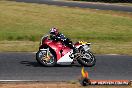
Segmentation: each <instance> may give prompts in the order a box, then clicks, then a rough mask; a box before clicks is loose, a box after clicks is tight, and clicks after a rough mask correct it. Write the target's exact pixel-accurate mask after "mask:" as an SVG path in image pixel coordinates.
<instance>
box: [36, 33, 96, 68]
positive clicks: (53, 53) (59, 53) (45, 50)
mask: <svg viewBox="0 0 132 88" xmlns="http://www.w3.org/2000/svg"><path fill="white" fill-rule="evenodd" d="M90 44H91V43H87V42H83V41H79V42H76V43H75V44H74V46H75V47H76V48H77V49H78V51H79V52H78V53H75V54H73V50H72V49H70V48H69V47H68V46H65V45H64V44H63V43H62V42H61V41H55V40H51V39H50V38H49V37H48V35H47V36H43V37H42V38H41V41H40V46H39V50H38V52H37V53H36V60H37V62H38V63H39V64H40V65H42V66H55V65H57V64H59V65H70V64H73V63H74V62H75V61H78V63H79V64H81V65H82V66H88V67H92V66H94V65H95V63H96V59H95V56H94V55H93V53H92V52H90Z"/></svg>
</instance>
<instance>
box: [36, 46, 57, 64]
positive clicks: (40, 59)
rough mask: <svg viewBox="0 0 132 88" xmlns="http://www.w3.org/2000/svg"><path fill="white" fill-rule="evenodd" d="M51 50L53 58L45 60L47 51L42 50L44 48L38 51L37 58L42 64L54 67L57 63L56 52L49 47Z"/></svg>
mask: <svg viewBox="0 0 132 88" xmlns="http://www.w3.org/2000/svg"><path fill="white" fill-rule="evenodd" d="M49 51H50V54H51V55H52V59H51V60H50V61H48V62H47V61H46V60H44V55H45V53H44V52H43V51H42V50H39V51H38V52H37V53H36V60H37V62H38V63H39V64H40V65H42V66H47V67H52V66H55V65H56V62H57V60H56V54H55V52H54V51H53V50H52V49H50V48H49Z"/></svg>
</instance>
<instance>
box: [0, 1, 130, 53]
mask: <svg viewBox="0 0 132 88" xmlns="http://www.w3.org/2000/svg"><path fill="white" fill-rule="evenodd" d="M54 26H55V27H58V28H59V30H60V31H61V32H62V33H64V34H65V35H66V36H68V37H70V38H71V39H72V40H73V41H78V40H85V41H90V42H93V51H94V52H95V53H99V54H100V53H101V54H104V53H118V54H131V52H132V49H131V50H130V48H131V45H132V13H127V12H114V11H98V10H91V9H80V8H68V7H58V6H48V5H43V4H31V3H30V4H29V3H18V2H10V1H0V41H1V42H3V41H8V40H9V41H33V43H34V44H36V43H35V42H38V41H39V40H40V37H41V36H42V35H43V34H46V33H48V31H49V29H50V28H51V27H54ZM11 44H14V43H12V42H11ZM118 44H119V46H118ZM124 44H125V45H124ZM14 45H15V44H14ZM37 46H38V45H37ZM122 46H123V47H122ZM21 47H22V46H21ZM110 47H111V48H110ZM104 49H106V50H104ZM124 49H125V50H124ZM1 51H2V50H1ZM4 51H6V50H4ZM7 51H8V49H7ZM10 51H11V50H10ZM16 51H26V50H21V49H20V50H19V48H18V50H16ZM27 51H36V48H33V49H32V48H31V49H29V50H27Z"/></svg>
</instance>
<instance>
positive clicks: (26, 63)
mask: <svg viewBox="0 0 132 88" xmlns="http://www.w3.org/2000/svg"><path fill="white" fill-rule="evenodd" d="M20 64H23V65H25V66H32V67H46V66H42V65H40V64H39V63H38V62H32V61H21V62H20ZM54 67H82V66H81V65H80V64H71V65H56V66H54Z"/></svg>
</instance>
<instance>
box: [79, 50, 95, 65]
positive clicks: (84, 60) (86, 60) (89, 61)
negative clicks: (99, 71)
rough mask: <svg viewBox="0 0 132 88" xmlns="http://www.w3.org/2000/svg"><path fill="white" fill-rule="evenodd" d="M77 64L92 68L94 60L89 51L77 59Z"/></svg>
mask: <svg viewBox="0 0 132 88" xmlns="http://www.w3.org/2000/svg"><path fill="white" fill-rule="evenodd" d="M78 63H79V64H81V65H82V66H87V67H92V66H94V65H95V63H96V58H95V56H94V55H93V54H92V53H91V52H90V51H85V53H84V54H83V57H81V58H79V59H78Z"/></svg>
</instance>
